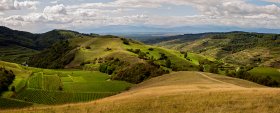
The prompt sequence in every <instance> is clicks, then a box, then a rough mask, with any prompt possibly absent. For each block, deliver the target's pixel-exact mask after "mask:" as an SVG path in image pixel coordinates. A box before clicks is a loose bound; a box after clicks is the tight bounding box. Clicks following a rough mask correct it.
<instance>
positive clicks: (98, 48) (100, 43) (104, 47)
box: [65, 36, 215, 68]
mask: <svg viewBox="0 0 280 113" xmlns="http://www.w3.org/2000/svg"><path fill="white" fill-rule="evenodd" d="M70 45H72V46H77V48H76V49H75V50H76V51H75V58H74V59H73V60H72V61H71V62H70V63H69V64H68V65H66V66H65V67H66V68H77V67H80V66H81V64H83V63H85V64H96V63H98V62H96V61H97V60H96V59H100V58H106V57H117V58H119V59H123V60H126V61H128V62H131V63H137V62H144V60H143V59H140V58H139V57H138V55H137V54H135V53H133V52H130V51H128V49H132V50H136V49H139V50H140V51H141V52H144V53H146V55H147V57H149V58H151V57H153V58H154V59H159V58H160V57H161V53H163V54H165V55H166V56H167V57H168V58H169V59H170V60H171V62H172V63H173V64H176V65H177V66H179V65H182V67H183V66H185V67H187V66H189V65H193V66H194V67H195V66H198V65H199V61H201V60H205V59H209V60H215V59H211V58H209V57H204V56H202V55H198V54H194V53H189V56H188V57H189V59H190V60H187V59H186V58H184V54H182V53H180V52H178V51H174V50H169V49H164V48H160V47H156V46H150V45H146V44H143V43H140V42H137V41H134V40H129V44H124V43H123V39H121V38H118V37H110V36H99V37H96V38H74V39H71V40H70ZM151 48H152V49H153V50H149V49H151ZM159 63H164V62H159ZM95 66H96V67H98V65H95ZM179 67H180V66H179Z"/></svg>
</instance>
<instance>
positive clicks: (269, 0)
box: [262, 0, 280, 3]
mask: <svg viewBox="0 0 280 113" xmlns="http://www.w3.org/2000/svg"><path fill="white" fill-rule="evenodd" d="M262 1H266V2H271V3H280V0H262Z"/></svg>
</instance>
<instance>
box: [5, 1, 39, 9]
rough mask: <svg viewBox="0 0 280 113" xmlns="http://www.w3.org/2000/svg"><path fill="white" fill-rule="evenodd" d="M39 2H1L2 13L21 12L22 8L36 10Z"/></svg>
mask: <svg viewBox="0 0 280 113" xmlns="http://www.w3.org/2000/svg"><path fill="white" fill-rule="evenodd" d="M37 4H39V2H38V1H17V0H1V1H0V11H6V10H19V9H22V8H29V9H36V5H37Z"/></svg>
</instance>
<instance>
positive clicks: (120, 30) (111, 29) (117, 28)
mask: <svg viewBox="0 0 280 113" xmlns="http://www.w3.org/2000/svg"><path fill="white" fill-rule="evenodd" d="M79 31H84V32H87V33H92V32H93V33H99V34H159V33H161V34H162V33H164V34H167V33H173V34H174V33H175V34H186V33H205V32H230V31H245V32H258V33H277V34H278V33H280V29H267V28H240V27H233V26H213V25H209V26H181V27H166V26H128V25H112V26H104V27H98V28H93V29H92V28H91V29H90V28H85V29H81V30H79Z"/></svg>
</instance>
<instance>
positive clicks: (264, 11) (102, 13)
mask: <svg viewBox="0 0 280 113" xmlns="http://www.w3.org/2000/svg"><path fill="white" fill-rule="evenodd" d="M266 1H271V2H272V1H274V2H277V0H266ZM32 2H34V3H35V1H27V0H26V1H23V2H18V1H13V0H2V1H0V3H1V4H0V11H1V10H12V9H20V8H23V7H26V8H32V7H33V6H34V7H35V6H36V5H34V4H33V5H32V4H30V3H32ZM51 3H53V4H51V5H52V6H45V8H42V12H36V13H34V12H31V13H30V14H27V15H11V16H7V17H4V16H3V17H2V18H0V25H21V26H28V25H36V24H39V25H42V24H44V25H47V26H49V27H50V26H51V27H53V28H56V27H61V26H62V27H64V28H73V27H80V28H82V27H89V26H95V27H96V26H106V25H135V24H137V25H138V24H142V25H164V26H183V25H209V24H213V25H228V26H238V27H265V28H280V7H278V6H277V5H274V4H271V5H254V4H252V3H248V2H246V0H115V1H112V2H103V3H102V2H99V3H85V1H84V2H83V3H81V4H74V5H69V4H68V5H66V4H57V3H58V2H57V0H56V1H54V0H53V1H52V2H51ZM3 4H5V5H3ZM9 4H10V5H9ZM11 4H12V5H11ZM15 4H17V5H15ZM55 4H57V5H55ZM49 5H50V3H49ZM169 5H175V6H176V5H178V6H179V5H180V6H184V7H190V6H191V7H193V8H194V9H195V11H197V14H195V15H192V16H173V15H169V16H160V14H157V13H150V14H149V13H147V14H145V13H142V12H144V11H145V10H147V9H148V10H153V9H156V8H161V7H166V6H168V7H169ZM168 7H167V8H168ZM175 8H176V7H172V8H170V10H173V9H175ZM162 13H165V12H162ZM2 15H3V14H2ZM2 15H1V16H2Z"/></svg>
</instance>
